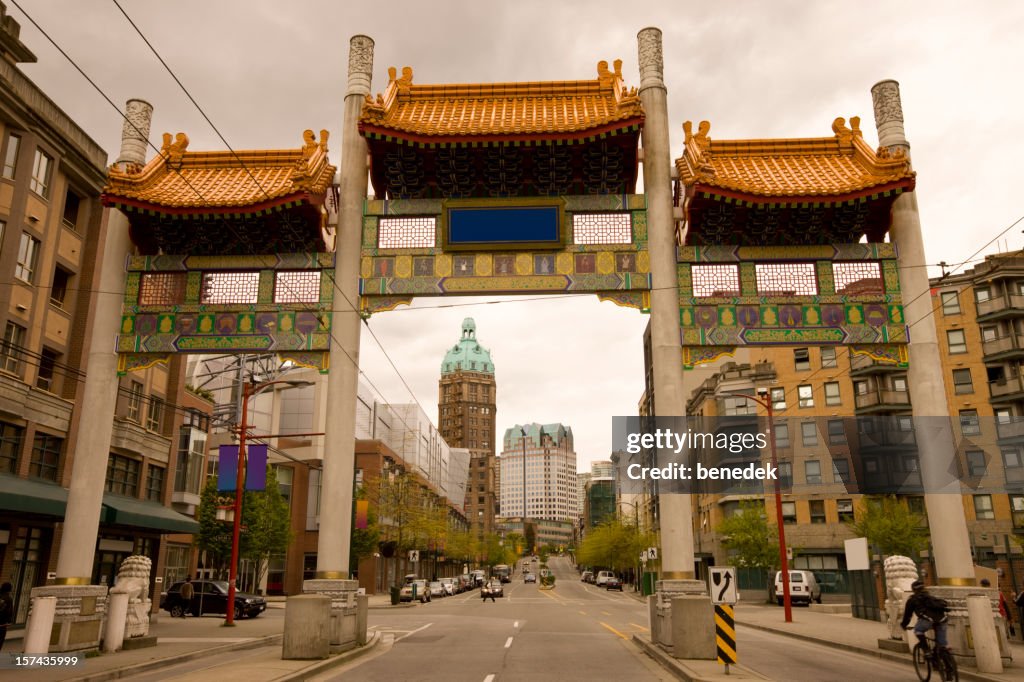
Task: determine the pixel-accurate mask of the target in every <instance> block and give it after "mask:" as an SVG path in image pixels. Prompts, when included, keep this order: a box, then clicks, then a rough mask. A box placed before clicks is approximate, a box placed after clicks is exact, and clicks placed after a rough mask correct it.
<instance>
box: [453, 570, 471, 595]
mask: <svg viewBox="0 0 1024 682" xmlns="http://www.w3.org/2000/svg"><path fill="white" fill-rule="evenodd" d="M455 580H456V585H458V591H459V592H465V591H466V590H468V589H470V588H471V587H473V586H475V585H476V582H475V581H474V580H473V576H471V575H470V574H469V573H463V574H462V575H460V576H457V577H456V579H455Z"/></svg>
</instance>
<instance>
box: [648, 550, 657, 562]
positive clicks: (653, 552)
mask: <svg viewBox="0 0 1024 682" xmlns="http://www.w3.org/2000/svg"><path fill="white" fill-rule="evenodd" d="M647 558H648V559H649V560H650V561H657V560H658V548H657V547H648V548H647Z"/></svg>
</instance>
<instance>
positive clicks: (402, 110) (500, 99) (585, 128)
mask: <svg viewBox="0 0 1024 682" xmlns="http://www.w3.org/2000/svg"><path fill="white" fill-rule="evenodd" d="M614 69H615V70H614V71H610V70H609V69H608V62H605V61H601V62H599V63H598V65H597V79H596V80H592V81H548V82H536V81H535V82H524V83H483V84H462V85H413V82H412V69H411V68H410V67H408V66H406V67H404V68H403V69H402V76H401V78H398V77H397V74H396V70H395V68H394V67H392V68H391V69H389V73H390V76H391V80H390V81H389V83H388V87H387V90H386V91H385V92H384V94H383V95H377V99H376V100H374V99H372V98H371V97H370V96H369V95H367V96H366V101H365V102H364V104H363V111H362V114H361V115H360V117H359V126H360V130H362V131H363V133H364V135H366V134H367V133H378V134H385V135H386V134H388V133H391V134H394V135H395V136H397V137H407V136H412V137H418V138H428V139H431V140H432V141H441V139H438V138H446V139H453V138H454V139H466V138H479V137H487V136H498V137H513V138H515V137H534V136H538V135H548V136H551V135H555V136H567V137H575V136H579V134H580V133H586V132H590V133H593V132H596V130H595V129H597V130H599V131H601V132H604V131H605V130H611V129H616V128H619V127H621V125H620V124H625V123H626V122H627V121H628V122H630V124H633V123H640V122H642V121H643V116H644V111H643V107H642V106H641V104H640V98H639V97H637V94H636V88H633V89H631V90H627V89H626V88H625V86H623V84H622V60H616V61H615V63H614Z"/></svg>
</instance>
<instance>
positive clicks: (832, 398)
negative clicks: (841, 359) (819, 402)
mask: <svg viewBox="0 0 1024 682" xmlns="http://www.w3.org/2000/svg"><path fill="white" fill-rule="evenodd" d="M825 404H826V405H842V404H843V398H842V396H841V395H839V382H838V381H830V382H828V383H827V384H825Z"/></svg>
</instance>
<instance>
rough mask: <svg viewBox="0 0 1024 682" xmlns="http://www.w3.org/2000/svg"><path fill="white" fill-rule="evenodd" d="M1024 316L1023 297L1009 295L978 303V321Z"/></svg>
mask: <svg viewBox="0 0 1024 682" xmlns="http://www.w3.org/2000/svg"><path fill="white" fill-rule="evenodd" d="M1018 315H1024V296H1022V295H1020V294H1010V295H1009V296H997V297H996V298H990V299H989V300H987V301H981V302H980V303H978V321H979V322H982V321H984V320H994V319H998V318H1000V317H1014V316H1018Z"/></svg>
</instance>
